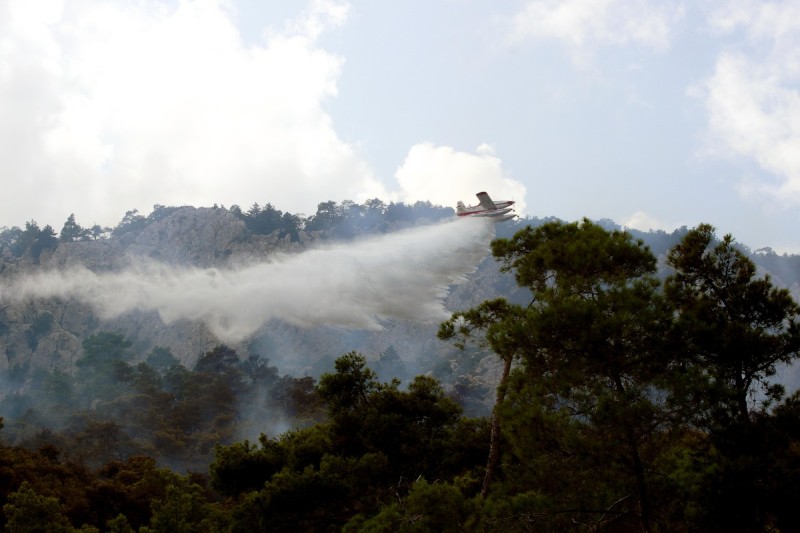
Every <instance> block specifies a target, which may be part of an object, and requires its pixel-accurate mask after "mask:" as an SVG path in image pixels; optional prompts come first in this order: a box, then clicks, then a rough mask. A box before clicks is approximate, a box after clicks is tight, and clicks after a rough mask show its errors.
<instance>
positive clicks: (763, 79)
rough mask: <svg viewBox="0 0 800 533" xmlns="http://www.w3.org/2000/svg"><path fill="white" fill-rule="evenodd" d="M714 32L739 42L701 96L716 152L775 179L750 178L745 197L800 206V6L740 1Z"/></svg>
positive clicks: (720, 16)
mask: <svg viewBox="0 0 800 533" xmlns="http://www.w3.org/2000/svg"><path fill="white" fill-rule="evenodd" d="M710 23H711V26H712V27H713V28H714V29H715V30H716V31H718V32H722V33H723V34H729V35H731V36H732V37H738V40H737V41H736V43H737V46H736V48H735V49H733V50H732V49H728V50H724V51H723V52H721V53H720V55H719V57H718V58H717V61H716V64H715V67H714V72H713V74H712V75H711V76H710V77H709V78H708V79H707V80H705V81H704V82H703V83H702V84H701V85H700V86H699V87H696V88H694V89H693V91H694V94H698V95H700V96H701V97H702V98H704V100H705V104H706V108H707V112H708V125H709V126H708V127H709V135H710V139H711V141H712V148H713V149H715V150H716V151H718V152H721V153H727V154H730V155H734V156H744V157H747V158H751V159H753V160H754V161H755V162H756V163H757V164H758V165H759V166H760V167H761V168H762V169H764V170H766V171H767V172H768V173H770V174H771V175H772V176H773V179H772V180H771V181H768V182H764V181H761V182H755V181H754V179H753V178H752V177H748V180H747V182H746V183H745V184H744V185H742V186H741V187H740V191H742V192H743V193H744V194H752V193H753V192H757V193H761V194H768V195H769V196H771V197H773V198H775V199H778V200H779V201H781V202H782V203H785V204H789V203H791V204H797V203H798V202H800V90H798V83H800V5H798V4H797V3H796V2H769V3H764V2H757V3H756V2H748V1H735V2H729V3H727V4H725V6H724V7H723V8H721V9H719V10H717V11H716V12H714V13H713V14H712V16H711V17H710Z"/></svg>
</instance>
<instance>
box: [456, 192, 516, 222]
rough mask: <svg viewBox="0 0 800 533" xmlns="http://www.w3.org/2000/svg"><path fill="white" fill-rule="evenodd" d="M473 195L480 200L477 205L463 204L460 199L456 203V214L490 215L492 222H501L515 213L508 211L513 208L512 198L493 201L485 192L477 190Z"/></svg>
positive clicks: (463, 215)
mask: <svg viewBox="0 0 800 533" xmlns="http://www.w3.org/2000/svg"><path fill="white" fill-rule="evenodd" d="M475 196H477V197H478V201H479V202H480V203H479V204H478V205H469V206H466V205H464V202H462V201H461V200H459V201H458V204H456V214H457V215H458V216H460V217H491V218H490V220H491V221H492V222H503V221H504V220H511V219H512V218H514V217H515V216H517V214H516V213H510V211H511V210H512V209H513V207H511V206H512V205H514V200H501V201H497V202H494V201H492V199H491V198H489V195H488V194H486V193H485V192H479V193H478V194H476V195H475Z"/></svg>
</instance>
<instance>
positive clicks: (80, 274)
mask: <svg viewBox="0 0 800 533" xmlns="http://www.w3.org/2000/svg"><path fill="white" fill-rule="evenodd" d="M493 236H494V227H493V224H491V222H487V221H485V220H453V221H448V222H445V223H441V224H435V225H431V226H424V227H420V228H415V229H411V230H406V231H401V232H396V233H391V234H387V235H382V236H379V237H374V238H368V239H364V240H360V241H354V242H349V243H344V244H342V243H339V244H335V245H331V246H327V247H321V248H316V249H313V250H309V251H306V252H303V253H299V254H294V255H284V256H280V257H275V258H271V259H270V261H268V262H263V263H258V264H253V265H249V266H245V267H241V268H231V269H216V268H212V269H198V268H185V267H184V268H181V267H175V266H169V265H165V264H162V263H157V262H153V261H149V260H141V259H137V260H134V261H133V262H132V265H131V266H130V267H129V268H127V269H125V270H123V271H119V272H106V273H95V272H92V271H90V270H88V269H86V268H75V269H70V270H66V271H50V272H43V273H39V274H36V275H32V276H26V277H23V278H19V279H15V280H14V281H13V283H5V284H3V285H2V286H1V287H0V301H3V300H5V301H14V300H16V301H19V300H22V299H26V298H52V297H59V298H66V299H68V298H74V299H77V300H80V301H83V302H86V303H88V304H90V305H92V306H93V307H94V308H95V309H96V311H97V312H98V314H99V315H100V316H101V317H102V318H112V317H115V316H118V315H121V314H123V313H126V312H129V311H133V310H141V311H152V310H155V311H157V312H158V313H159V315H160V317H161V319H162V320H163V321H164V322H166V323H170V322H172V321H175V320H179V319H189V320H202V321H204V322H205V323H206V324H207V325H208V326H209V327H210V328H211V330H212V331H213V332H214V334H215V335H217V337H218V338H219V339H220V340H222V341H224V342H238V341H241V340H243V339H245V338H247V337H248V336H250V335H252V334H253V333H255V332H256V331H257V330H258V328H259V327H260V326H261V325H262V324H264V323H265V322H267V321H269V320H271V319H281V320H284V321H287V322H289V323H291V324H295V325H298V326H317V325H328V326H339V327H345V328H353V329H373V330H374V329H380V328H381V322H382V321H383V320H387V319H412V320H420V321H437V320H442V319H444V318H446V317H447V312H446V310H445V308H444V304H443V298H444V297H445V296H446V295H447V287H448V285H451V284H453V283H457V282H458V281H459V280H461V279H463V276H464V275H465V274H467V273H469V272H471V271H472V270H474V268H475V266H476V264H477V263H478V261H480V259H482V258H483V257H484V256H486V254H487V253H488V243H489V241H490V240H491V238H492V237H493Z"/></svg>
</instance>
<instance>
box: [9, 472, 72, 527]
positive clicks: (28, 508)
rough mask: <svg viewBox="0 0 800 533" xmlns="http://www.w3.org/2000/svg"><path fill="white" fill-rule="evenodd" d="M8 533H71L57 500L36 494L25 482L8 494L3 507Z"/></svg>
mask: <svg viewBox="0 0 800 533" xmlns="http://www.w3.org/2000/svg"><path fill="white" fill-rule="evenodd" d="M3 513H4V514H5V516H6V525H5V529H4V530H5V531H7V532H8V533H32V532H35V531H46V532H48V533H50V532H52V533H57V532H62V531H63V532H65V533H66V532H71V531H72V527H70V524H69V520H67V517H66V516H64V514H63V513H62V510H61V505H60V504H59V502H58V499H57V498H53V497H50V496H42V495H40V494H37V493H36V492H35V491H34V490H33V488H31V486H30V484H29V483H28V482H27V481H26V482H24V483H23V484H22V486H21V487H20V488H19V489H18V490H17V491H16V492H14V493H12V494H9V496H8V503H6V504H5V505H4V506H3Z"/></svg>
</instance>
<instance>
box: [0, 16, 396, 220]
mask: <svg viewBox="0 0 800 533" xmlns="http://www.w3.org/2000/svg"><path fill="white" fill-rule="evenodd" d="M233 15H234V14H233V13H232V11H231V8H230V7H229V6H228V4H227V2H224V1H223V0H204V1H196V2H189V1H178V2H176V3H164V2H159V1H156V0H144V1H142V2H101V1H96V0H86V1H82V2H60V1H58V0H50V1H44V2H35V3H34V2H28V1H27V0H10V1H6V2H1V3H0V165H2V168H0V171H2V172H3V174H4V175H5V176H7V179H9V180H14V183H15V189H14V191H13V193H9V192H6V193H4V194H3V195H2V196H0V198H2V199H1V200H0V213H2V219H0V225H11V224H20V223H21V222H22V221H25V220H29V219H30V218H35V219H37V220H38V221H40V222H50V223H53V224H54V225H55V224H57V223H59V221H60V220H66V217H67V215H68V214H69V213H70V212H76V213H77V214H78V218H79V219H80V220H82V221H85V222H84V223H93V222H99V223H102V224H113V223H116V222H117V221H119V220H120V218H121V216H122V214H123V213H124V212H125V211H126V210H128V209H131V208H140V209H146V208H149V207H150V206H152V205H154V204H156V203H159V204H168V205H181V204H195V205H210V204H211V203H223V204H227V205H230V204H234V203H236V204H242V203H244V202H253V201H259V202H265V201H269V202H271V203H273V204H274V205H276V206H279V207H280V208H281V209H284V210H287V211H293V212H313V211H314V208H315V206H316V203H317V202H319V201H323V200H326V199H337V200H341V199H353V200H356V201H361V200H365V199H367V198H372V197H376V196H378V197H387V194H386V191H385V189H384V187H383V186H382V185H381V183H380V182H379V181H378V180H377V179H376V178H375V176H374V175H373V171H372V170H371V168H370V167H369V165H368V164H367V163H365V162H364V161H363V160H362V158H361V157H360V156H359V154H358V153H357V151H356V150H355V149H354V147H353V146H352V145H351V144H348V143H347V142H345V141H343V140H342V139H341V138H339V137H338V135H337V133H336V131H335V129H334V127H333V124H332V121H331V118H330V116H329V115H328V114H327V113H326V111H325V109H324V104H325V102H326V101H327V100H328V99H329V98H332V97H334V96H335V95H336V88H337V80H338V77H339V75H340V71H341V68H342V64H343V59H342V58H340V57H337V56H336V55H334V54H331V53H329V52H327V51H325V50H323V49H322V48H321V47H320V46H319V44H318V42H317V38H318V37H319V36H320V35H322V34H323V33H324V32H326V31H331V30H332V29H334V28H336V27H338V26H339V25H341V24H343V22H344V21H345V19H346V16H347V6H346V5H345V4H342V3H340V2H336V1H334V0H314V1H312V2H311V3H310V4H309V7H308V8H307V9H306V10H305V11H304V12H302V13H300V14H298V16H297V18H296V19H295V20H292V21H289V22H288V23H286V24H282V25H279V26H276V27H275V28H271V31H269V32H266V33H265V35H266V37H265V38H264V40H263V41H262V42H260V43H257V44H245V43H244V42H243V40H242V38H241V36H240V34H239V32H238V30H237V28H236V27H235V25H234V23H233V20H234V16H233ZM56 217H58V218H56ZM54 219H55V220H54Z"/></svg>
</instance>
